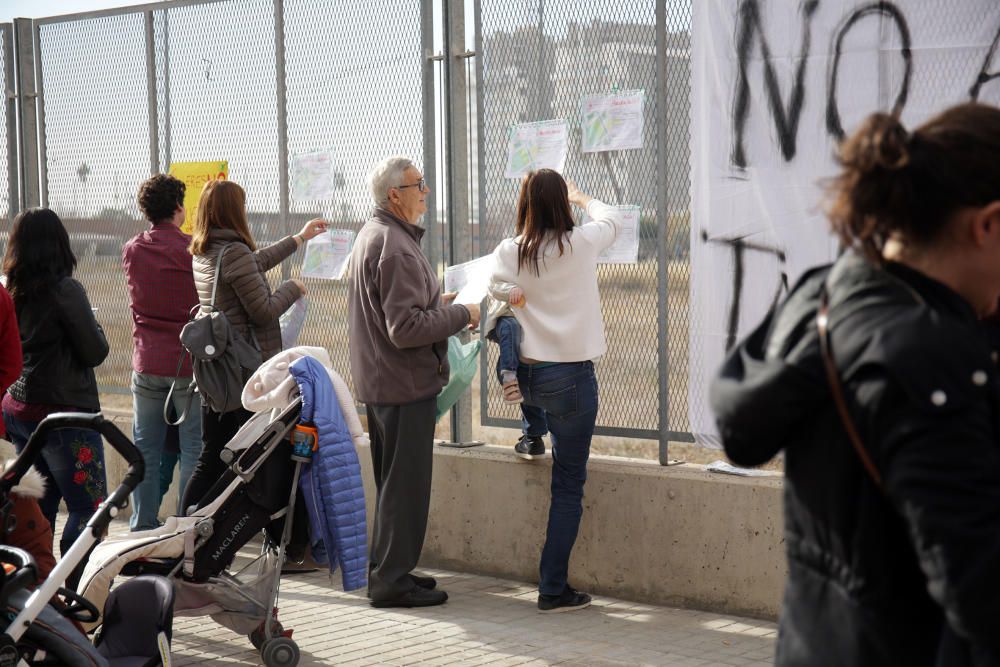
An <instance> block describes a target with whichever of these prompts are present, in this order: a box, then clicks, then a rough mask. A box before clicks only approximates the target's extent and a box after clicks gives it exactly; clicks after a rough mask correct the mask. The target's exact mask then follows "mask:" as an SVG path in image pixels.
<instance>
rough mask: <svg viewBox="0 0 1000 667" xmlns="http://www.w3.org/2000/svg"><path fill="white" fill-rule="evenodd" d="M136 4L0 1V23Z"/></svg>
mask: <svg viewBox="0 0 1000 667" xmlns="http://www.w3.org/2000/svg"><path fill="white" fill-rule="evenodd" d="M137 4H140V2H135V0H0V23H9V22H10V21H11V20H13V19H15V18H30V19H35V18H42V17H45V16H58V15H60V14H75V13H76V12H88V11H93V10H95V9H108V8H109V7H124V6H126V5H137Z"/></svg>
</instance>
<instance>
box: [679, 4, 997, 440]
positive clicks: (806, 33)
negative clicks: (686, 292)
mask: <svg viewBox="0 0 1000 667" xmlns="http://www.w3.org/2000/svg"><path fill="white" fill-rule="evenodd" d="M692 8H693V13H692V26H691V27H692V30H691V72H692V92H691V106H692V109H691V184H692V189H691V192H692V201H691V254H690V267H691V277H690V283H691V287H690V289H691V298H690V316H689V317H690V320H689V321H690V323H691V326H690V329H689V331H690V340H689V345H688V349H689V357H690V358H689V363H688V367H689V368H690V369H691V377H690V378H689V382H688V416H689V423H690V429H691V432H692V434H693V435H694V436H695V438H696V440H698V441H699V442H701V443H702V444H707V445H717V444H718V442H719V441H718V436H717V434H716V431H715V427H714V422H713V418H712V415H711V413H710V411H709V409H708V398H707V395H708V383H709V381H710V379H711V377H712V376H713V375H714V374H715V372H716V370H717V369H718V367H719V365H720V364H721V362H722V359H723V357H724V355H725V353H726V351H727V350H728V349H730V348H731V347H732V346H733V345H734V344H735V343H736V342H737V341H738V340H739V339H740V338H741V337H742V336H744V335H746V334H747V333H748V332H749V331H750V330H751V329H752V328H753V327H754V326H756V325H757V324H758V323H759V322H760V321H761V319H762V318H763V317H764V315H765V314H766V312H767V310H768V309H769V308H770V307H771V305H772V304H773V303H774V302H775V301H776V299H777V298H779V296H780V295H781V294H783V293H784V291H785V289H786V286H787V285H791V284H794V282H795V280H796V279H797V278H798V277H799V276H800V275H801V274H802V272H803V271H804V270H805V269H807V268H809V267H810V266H813V265H816V264H820V263H825V262H829V261H832V260H833V259H834V258H835V256H836V253H837V244H836V242H835V240H834V239H833V238H832V237H831V235H830V233H829V231H828V230H829V228H828V225H827V222H826V219H825V217H824V215H823V213H822V207H821V202H822V198H823V193H822V189H821V180H822V179H825V178H829V177H831V176H833V175H835V174H836V172H837V168H836V164H835V161H834V154H835V151H836V148H837V145H838V143H839V140H840V138H841V137H843V136H844V135H845V134H850V133H851V132H852V131H853V130H854V129H855V128H856V127H857V126H858V125H859V124H860V122H861V121H862V120H863V119H864V118H865V117H866V116H868V115H869V114H871V113H873V112H875V111H880V110H881V111H898V112H899V113H900V114H901V119H902V121H903V123H904V125H906V126H907V127H909V128H913V127H915V126H917V125H919V124H920V123H921V122H923V121H925V120H927V119H928V118H929V117H930V116H932V115H934V114H936V113H938V112H940V111H942V110H944V109H945V108H947V107H949V106H952V105H954V104H958V103H961V102H966V101H969V100H970V99H978V100H979V101H981V102H985V103H988V104H994V105H996V104H998V103H1000V80H997V78H998V77H997V75H998V73H1000V48H998V35H1000V3H998V2H997V1H996V0H967V1H965V2H955V3H941V2H939V1H937V0H908V2H906V3H900V2H880V3H872V2H867V1H863V0H824V1H823V2H803V3H788V2H765V1H763V0H739V1H734V0H699V1H698V2H694V3H692Z"/></svg>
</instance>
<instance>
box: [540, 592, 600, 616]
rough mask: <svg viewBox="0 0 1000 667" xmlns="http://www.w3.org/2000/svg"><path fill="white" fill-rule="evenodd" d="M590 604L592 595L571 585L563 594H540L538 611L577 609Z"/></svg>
mask: <svg viewBox="0 0 1000 667" xmlns="http://www.w3.org/2000/svg"><path fill="white" fill-rule="evenodd" d="M589 606H590V596H589V595H587V594H586V593H581V592H580V591H578V590H576V589H574V588H571V587H569V586H567V587H566V589H565V590H564V591H563V592H562V595H542V594H541V593H539V594H538V611H539V612H540V613H542V614H556V613H559V612H561V611H576V610H577V609H583V608H584V607H589Z"/></svg>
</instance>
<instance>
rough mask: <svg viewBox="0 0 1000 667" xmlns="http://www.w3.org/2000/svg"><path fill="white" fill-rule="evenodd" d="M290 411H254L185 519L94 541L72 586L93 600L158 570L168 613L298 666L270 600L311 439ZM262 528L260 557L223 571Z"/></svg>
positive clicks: (276, 663) (269, 660) (268, 661)
mask: <svg viewBox="0 0 1000 667" xmlns="http://www.w3.org/2000/svg"><path fill="white" fill-rule="evenodd" d="M300 413H301V400H300V399H296V400H294V401H293V402H291V403H290V404H289V405H288V406H286V407H285V408H284V409H282V410H271V411H265V412H259V413H257V414H256V415H254V416H253V417H252V418H251V419H250V420H249V421H248V422H247V423H246V424H245V425H244V426H243V428H241V429H240V431H239V432H238V433H237V434H236V436H235V437H234V438H233V439H232V440H231V441H230V442H229V443H228V444H227V445H226V448H225V450H224V451H223V453H222V454H223V460H225V461H226V462H227V463H228V464H229V469H228V471H227V472H226V474H225V475H224V476H223V477H222V478H221V479H220V480H219V481H218V482H217V483H216V485H215V488H213V490H212V491H211V492H210V493H209V494H208V496H207V497H212V496H213V495H214V494H216V493H217V494H218V495H217V497H215V499H214V500H212V501H211V502H210V503H209V504H207V505H205V506H204V507H201V508H199V509H197V510H196V511H195V512H193V513H192V514H191V515H190V516H186V517H169V518H168V519H167V520H166V523H165V524H164V525H163V526H161V527H160V528H157V529H154V530H149V531H142V532H136V533H130V534H129V535H127V536H124V537H120V538H114V539H109V540H107V541H105V542H103V543H102V544H100V545H99V546H98V547H97V548H96V549H95V550H94V553H93V554H92V555H91V558H90V560H89V562H88V563H87V567H86V569H85V570H84V573H83V576H82V577H81V579H80V585H79V588H78V591H79V593H81V594H82V595H83V596H84V597H86V598H87V599H88V600H90V601H91V602H94V603H98V604H99V603H100V602H101V601H102V600H103V599H104V597H105V596H107V594H108V589H109V588H110V585H111V582H112V580H113V579H114V578H115V577H116V576H117V575H118V574H139V573H157V574H162V575H165V576H167V577H169V578H170V580H171V581H172V582H173V584H174V591H175V604H174V613H175V615H177V616H205V615H208V616H211V617H212V619H213V620H215V621H216V622H217V623H219V624H220V625H222V626H224V627H227V628H229V629H231V630H233V631H235V632H237V633H240V634H247V635H248V636H249V638H250V641H251V642H252V643H253V644H254V646H255V647H256V648H258V649H259V650H260V655H261V658H262V660H263V662H264V664H265V665H267V667H293V666H294V665H296V664H298V661H299V649H298V646H297V645H296V644H295V642H294V641H293V640H292V639H291V636H290V635H291V632H286V631H285V630H284V628H282V626H281V624H280V623H279V622H278V619H277V611H278V608H277V599H278V590H279V585H280V578H281V565H282V563H283V562H284V557H285V551H286V548H287V547H288V545H289V542H290V540H291V539H292V534H293V524H296V525H297V526H298V529H297V530H296V532H299V531H302V530H307V527H306V526H307V523H303V522H304V521H305V516H304V513H301V512H298V513H297V512H295V511H294V508H295V506H296V490H297V488H298V480H299V476H300V472H301V468H302V464H303V463H304V462H306V461H308V460H309V457H310V456H311V454H312V451H313V447H314V446H315V437H314V434H312V433H310V432H309V431H310V429H308V428H307V427H302V426H297V424H298V420H299V416H300ZM290 440H291V441H292V442H290ZM296 515H298V516H299V517H300V518H299V519H296ZM262 530H264V533H265V539H264V545H263V548H262V550H261V554H260V556H259V557H258V558H256V559H255V560H254V561H253V562H252V563H250V564H249V565H247V566H246V567H244V568H243V569H242V570H240V571H239V572H236V573H229V572H227V571H226V570H227V568H228V567H229V566H230V564H231V563H232V562H233V559H234V558H235V556H236V555H237V553H238V551H239V550H240V549H241V548H242V547H243V546H244V545H246V544H247V543H248V542H249V541H250V540H251V539H253V538H254V537H255V536H256V535H257V534H259V533H260V532H261V531H262Z"/></svg>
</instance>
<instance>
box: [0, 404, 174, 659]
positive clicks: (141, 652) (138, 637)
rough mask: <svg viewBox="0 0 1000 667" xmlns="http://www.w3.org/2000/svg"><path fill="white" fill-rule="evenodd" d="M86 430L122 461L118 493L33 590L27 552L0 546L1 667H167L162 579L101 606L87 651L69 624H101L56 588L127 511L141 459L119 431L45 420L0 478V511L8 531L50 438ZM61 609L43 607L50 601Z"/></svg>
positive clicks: (68, 418) (97, 419)
mask: <svg viewBox="0 0 1000 667" xmlns="http://www.w3.org/2000/svg"><path fill="white" fill-rule="evenodd" d="M60 428H86V429H91V430H94V431H97V432H98V433H100V434H101V435H103V436H104V438H105V439H106V440H107V442H108V443H109V444H110V445H111V446H112V447H113V448H114V449H115V450H116V451H117V452H118V453H119V454H121V455H122V457H124V459H125V461H126V462H127V463H128V471H127V474H126V475H125V478H124V479H123V480H122V482H121V484H120V485H119V486H118V488H117V489H115V491H114V492H113V493H112V494H111V495H110V496H109V497H108V499H107V500H105V501H104V502H103V503H101V505H100V507H98V509H97V511H96V512H95V513H94V515H93V516H92V517H91V518H90V521H88V522H87V526H86V528H85V529H84V531H83V532H82V533H81V534H80V536H79V537H78V538H77V539H76V541H75V542H74V543H73V545H72V547H71V548H70V550H69V551H68V552H67V553H65V554H63V557H62V559H61V560H60V561H59V562H58V563H57V564H56V566H55V568H54V569H53V570H52V572H51V573H50V574H49V577H48V579H46V580H45V582H44V583H43V584H42V585H41V586H39V587H38V588H36V589H35V590H34V591H30V590H28V589H29V587H31V586H34V585H35V584H36V583H37V568H36V565H35V561H34V558H33V557H32V556H31V555H30V554H29V553H28V552H26V551H23V550H21V549H16V548H14V547H11V546H0V562H3V563H4V564H5V565H6V567H5V568H4V572H3V584H2V587H0V604H2V605H3V608H4V609H5V610H6V611H7V614H8V616H7V618H8V619H10V618H13V620H12V621H11V622H10V623H9V624H8V625H7V626H6V629H5V631H4V632H3V634H0V667H8V666H13V665H27V664H58V665H71V666H72V665H87V666H90V665H97V666H105V665H111V666H113V667H114V666H120V667H131V666H133V665H143V666H145V665H149V666H153V665H167V666H169V665H170V637H171V626H172V619H173V615H172V606H173V590H172V587H171V586H170V582H169V581H168V580H166V579H165V578H163V577H145V578H137V579H135V580H133V581H130V582H128V584H127V585H122V586H119V587H118V588H116V589H115V590H114V591H113V592H112V593H111V595H110V596H108V598H107V601H106V604H105V605H104V617H105V622H104V624H103V626H102V627H101V629H100V631H99V633H98V635H97V636H96V638H95V641H94V644H91V643H90V642H89V641H88V640H87V638H86V636H85V635H84V634H83V633H82V632H80V631H79V630H78V629H77V627H74V622H75V623H93V622H95V621H97V620H98V618H99V617H100V612H99V611H98V609H97V607H96V606H94V605H93V604H92V603H91V602H89V601H88V600H86V599H84V598H83V597H81V596H79V595H77V594H76V592H74V591H72V590H69V589H66V588H63V587H62V583H63V581H65V579H66V577H67V576H68V575H69V574H70V573H71V572H72V571H73V570H74V569H75V568H76V567H77V565H79V563H80V561H81V560H82V559H84V558H86V556H87V553H88V552H89V551H90V549H91V547H93V546H94V545H95V544H96V543H97V542H99V541H100V539H101V537H102V536H103V535H104V534H105V532H106V530H107V527H108V524H109V523H110V522H111V519H112V518H113V517H114V516H115V515H117V514H118V512H119V511H121V509H123V508H124V507H125V506H126V504H127V503H128V496H129V494H130V493H131V492H132V491H133V489H135V487H136V485H137V484H138V483H139V482H140V481H141V480H142V476H143V473H144V464H143V460H142V455H141V454H140V453H139V451H138V450H137V449H136V448H135V447H134V446H133V445H132V443H131V442H129V440H128V438H126V437H125V436H124V435H123V434H122V432H121V431H120V430H118V428H117V427H116V426H115V425H114V424H112V423H111V422H109V421H107V420H105V419H104V417H103V416H102V415H100V414H83V413H57V414H53V415H50V416H49V417H47V418H46V419H44V420H43V421H42V422H41V424H39V425H38V428H37V429H35V432H34V433H33V434H32V436H31V438H30V439H29V440H28V443H27V444H26V445H25V448H24V449H23V450H22V451H21V453H20V455H18V457H17V459H15V461H14V463H13V465H12V466H11V467H10V468H9V469H8V470H7V472H5V473H4V474H3V476H2V477H0V502H2V503H3V507H2V509H0V515H2V519H3V525H4V526H8V525H9V523H8V522H9V520H10V519H12V518H13V517H12V516H9V510H10V507H11V505H10V502H9V497H10V493H11V489H13V488H14V487H15V486H16V485H17V484H18V482H20V481H21V478H22V477H23V476H24V474H25V473H26V472H27V470H28V468H29V467H30V466H31V464H32V463H33V462H34V460H35V459H36V457H37V456H38V453H39V452H40V451H41V448H42V447H43V445H44V444H45V441H46V437H47V436H48V434H49V432H50V431H53V430H57V429H60ZM57 595H58V596H59V597H60V598H62V599H63V600H65V601H66V604H65V605H63V606H61V607H58V608H57V607H56V606H53V605H51V604H50V601H52V600H53V599H54V598H55V597H56V596H57Z"/></svg>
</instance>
